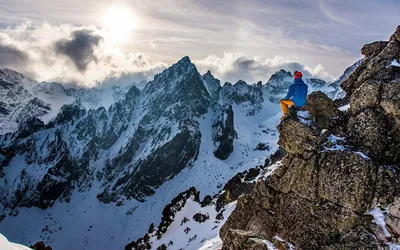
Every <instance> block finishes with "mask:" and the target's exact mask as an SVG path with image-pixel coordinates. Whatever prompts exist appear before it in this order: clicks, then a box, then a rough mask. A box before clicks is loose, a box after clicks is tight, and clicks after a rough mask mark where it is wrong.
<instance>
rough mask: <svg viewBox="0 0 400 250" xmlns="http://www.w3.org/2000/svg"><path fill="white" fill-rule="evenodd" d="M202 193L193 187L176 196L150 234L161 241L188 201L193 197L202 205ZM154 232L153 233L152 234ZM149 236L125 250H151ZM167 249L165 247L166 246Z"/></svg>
mask: <svg viewBox="0 0 400 250" xmlns="http://www.w3.org/2000/svg"><path fill="white" fill-rule="evenodd" d="M199 195H200V192H199V191H198V190H197V189H196V188H194V187H192V188H190V189H188V190H186V191H185V192H182V193H180V194H179V195H178V196H176V197H175V198H174V199H173V200H172V201H171V203H170V204H168V205H167V206H165V208H164V210H163V212H162V218H161V222H160V224H159V225H158V227H157V228H154V226H153V227H151V226H150V228H151V229H152V230H150V229H149V233H153V234H155V235H156V236H157V238H158V239H160V238H161V237H162V236H163V235H164V234H165V233H166V232H167V229H168V227H169V226H170V225H171V223H172V222H173V221H174V218H175V215H176V214H177V213H178V212H179V211H180V210H182V208H183V207H184V206H185V204H186V201H187V200H188V199H189V198H190V197H191V196H192V197H193V199H194V201H196V202H199V203H200V198H199ZM150 231H152V232H150ZM149 238H150V237H149V235H148V234H145V236H143V237H142V238H139V239H138V240H136V241H133V242H131V243H129V244H127V245H126V246H125V250H132V249H137V250H145V249H151V244H150V243H149ZM164 247H165V246H164Z"/></svg>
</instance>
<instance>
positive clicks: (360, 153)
mask: <svg viewBox="0 0 400 250" xmlns="http://www.w3.org/2000/svg"><path fill="white" fill-rule="evenodd" d="M354 153H356V154H358V155H359V156H361V157H362V158H364V159H366V160H370V158H369V157H368V156H366V155H365V154H364V153H362V152H354Z"/></svg>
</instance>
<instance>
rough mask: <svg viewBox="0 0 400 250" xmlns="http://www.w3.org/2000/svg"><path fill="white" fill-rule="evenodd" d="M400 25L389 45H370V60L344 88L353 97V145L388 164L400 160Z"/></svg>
mask: <svg viewBox="0 0 400 250" xmlns="http://www.w3.org/2000/svg"><path fill="white" fill-rule="evenodd" d="M399 38H400V26H399V28H397V30H396V32H395V33H394V34H393V35H392V36H391V38H390V40H389V42H375V43H371V44H367V45H365V46H364V47H363V49H362V50H361V51H362V53H363V55H365V56H366V58H365V59H364V60H363V62H362V63H361V65H360V66H359V67H358V68H357V69H356V70H355V71H354V73H353V74H352V75H350V77H349V78H348V79H347V80H346V81H344V82H343V83H342V88H343V89H344V90H345V91H346V93H347V94H348V96H350V102H351V108H350V111H351V117H350V118H349V122H348V124H347V130H348V131H349V138H350V140H351V141H352V143H353V144H355V145H358V146H360V147H362V148H363V149H364V151H365V152H366V153H367V154H368V156H369V157H371V158H373V159H374V160H377V161H382V162H384V163H387V164H394V163H398V162H399V161H400V67H395V66H392V65H391V62H392V61H393V60H398V59H399V58H400V39H399Z"/></svg>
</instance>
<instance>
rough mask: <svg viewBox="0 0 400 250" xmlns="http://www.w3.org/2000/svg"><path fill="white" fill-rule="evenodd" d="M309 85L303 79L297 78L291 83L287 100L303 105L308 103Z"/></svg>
mask: <svg viewBox="0 0 400 250" xmlns="http://www.w3.org/2000/svg"><path fill="white" fill-rule="evenodd" d="M307 91H308V86H307V84H305V83H304V82H303V79H301V78H297V79H295V80H294V83H293V84H292V85H290V87H289V92H288V94H287V95H286V97H285V98H283V99H285V100H290V99H291V100H292V101H293V102H294V104H295V105H296V106H299V107H302V106H304V105H306V99H307Z"/></svg>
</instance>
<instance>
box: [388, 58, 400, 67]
mask: <svg viewBox="0 0 400 250" xmlns="http://www.w3.org/2000/svg"><path fill="white" fill-rule="evenodd" d="M390 66H395V67H400V63H399V62H398V61H397V60H396V59H394V60H393V61H392V63H391V64H390Z"/></svg>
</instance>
